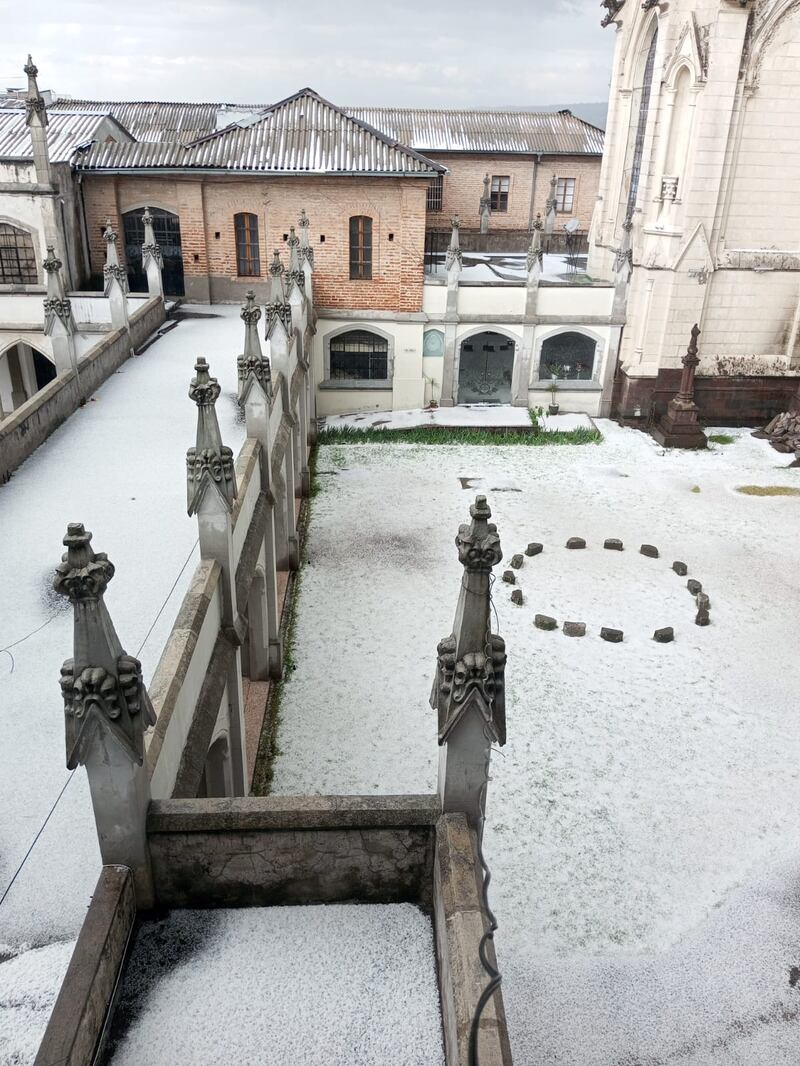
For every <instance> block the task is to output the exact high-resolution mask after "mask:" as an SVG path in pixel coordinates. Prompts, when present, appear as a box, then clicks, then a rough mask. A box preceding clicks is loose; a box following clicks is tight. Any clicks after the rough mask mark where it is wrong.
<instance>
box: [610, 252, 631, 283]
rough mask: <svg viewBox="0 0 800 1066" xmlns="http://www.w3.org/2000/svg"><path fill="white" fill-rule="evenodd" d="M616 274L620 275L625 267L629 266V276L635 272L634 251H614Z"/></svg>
mask: <svg viewBox="0 0 800 1066" xmlns="http://www.w3.org/2000/svg"><path fill="white" fill-rule="evenodd" d="M613 251H614V273H615V274H619V273H620V271H621V270H622V269H623V267H625V266H627V268H628V276H630V272H631V270H633V250H632V249H631V248H615V249H614V250H613Z"/></svg>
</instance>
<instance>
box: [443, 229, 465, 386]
mask: <svg viewBox="0 0 800 1066" xmlns="http://www.w3.org/2000/svg"><path fill="white" fill-rule="evenodd" d="M451 225H452V230H451V231H450V246H449V248H448V249H447V256H446V257H445V267H446V268H447V305H446V308H445V318H444V365H443V366H442V395H441V397H440V400H439V402H440V404H441V405H442V407H453V406H454V405H455V404H456V403H457V402H458V352H457V350H456V331H457V327H458V281H459V276H460V274H461V267H462V263H463V256H462V254H461V245H460V242H459V237H458V230H459V226H460V225H461V223H460V221H459V218H458V215H454V216H453V219H452V222H451Z"/></svg>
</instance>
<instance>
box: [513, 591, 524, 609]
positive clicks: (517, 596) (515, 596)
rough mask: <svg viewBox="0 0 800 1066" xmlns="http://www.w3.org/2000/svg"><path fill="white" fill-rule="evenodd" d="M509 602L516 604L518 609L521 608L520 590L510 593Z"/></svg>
mask: <svg viewBox="0 0 800 1066" xmlns="http://www.w3.org/2000/svg"><path fill="white" fill-rule="evenodd" d="M511 602H512V603H516V605H517V606H518V607H521V606H522V589H514V591H513V592H512V593H511Z"/></svg>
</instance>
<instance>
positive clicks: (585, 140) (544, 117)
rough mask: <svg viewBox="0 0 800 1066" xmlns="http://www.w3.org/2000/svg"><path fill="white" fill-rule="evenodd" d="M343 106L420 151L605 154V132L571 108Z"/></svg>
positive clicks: (347, 110)
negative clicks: (522, 109) (500, 108)
mask: <svg viewBox="0 0 800 1066" xmlns="http://www.w3.org/2000/svg"><path fill="white" fill-rule="evenodd" d="M343 110H344V112H345V113H346V114H348V115H352V116H353V118H358V119H360V120H361V121H362V122H368V123H370V125H372V126H375V127H376V128H377V129H380V130H383V132H384V133H386V134H387V135H388V136H390V137H394V138H395V139H396V140H398V141H401V142H402V143H403V144H407V145H408V146H409V148H414V149H416V150H417V151H418V152H514V153H516V152H521V153H525V154H531V153H535V152H542V153H545V154H547V155H602V153H603V137H604V134H603V131H602V130H601V129H598V128H597V126H592V125H590V124H589V123H588V122H584V121H583V119H580V118H578V117H577V116H576V115H573V114H572V113H571V112H569V111H471V110H451V109H449V108H448V109H445V108H415V107H346V108H343Z"/></svg>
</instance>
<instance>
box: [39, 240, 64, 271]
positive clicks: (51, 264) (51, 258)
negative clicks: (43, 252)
mask: <svg viewBox="0 0 800 1066" xmlns="http://www.w3.org/2000/svg"><path fill="white" fill-rule="evenodd" d="M63 265H64V264H63V263H62V262H61V260H60V259H59V258H58V256H57V255H56V252H55V249H54V248H53V245H52V244H48V246H47V257H46V258H45V259H43V260H42V266H43V267H44V269H45V270H46V272H47V273H48V274H56V273H58V271H59V270H60V269H61V267H62V266H63Z"/></svg>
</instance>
